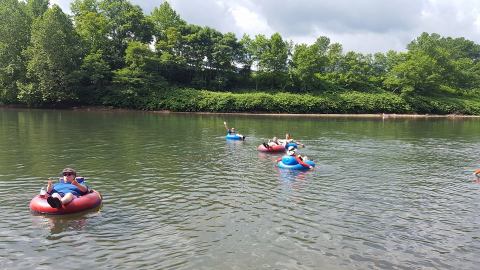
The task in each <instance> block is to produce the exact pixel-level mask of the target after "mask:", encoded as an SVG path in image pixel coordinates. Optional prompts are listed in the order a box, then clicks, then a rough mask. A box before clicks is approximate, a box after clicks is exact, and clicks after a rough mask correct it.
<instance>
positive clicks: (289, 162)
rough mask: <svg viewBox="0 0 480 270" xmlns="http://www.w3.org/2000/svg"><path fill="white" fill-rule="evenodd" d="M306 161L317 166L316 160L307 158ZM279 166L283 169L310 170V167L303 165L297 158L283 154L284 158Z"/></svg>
mask: <svg viewBox="0 0 480 270" xmlns="http://www.w3.org/2000/svg"><path fill="white" fill-rule="evenodd" d="M304 162H305V163H307V164H308V165H310V166H312V167H315V162H313V160H307V161H304ZM277 166H278V167H279V168H282V169H290V170H308V167H303V166H302V165H301V164H300V163H298V162H297V161H296V160H295V158H293V157H291V156H283V157H282V160H281V161H279V162H278V163H277Z"/></svg>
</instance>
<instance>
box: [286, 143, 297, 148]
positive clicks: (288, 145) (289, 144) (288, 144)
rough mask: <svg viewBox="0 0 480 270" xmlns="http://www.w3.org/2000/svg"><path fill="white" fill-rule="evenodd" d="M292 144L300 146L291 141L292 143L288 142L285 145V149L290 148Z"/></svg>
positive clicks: (295, 146)
mask: <svg viewBox="0 0 480 270" xmlns="http://www.w3.org/2000/svg"><path fill="white" fill-rule="evenodd" d="M290 146H293V147H294V148H298V145H297V144H296V143H293V142H291V143H287V144H286V145H285V149H288V147H290Z"/></svg>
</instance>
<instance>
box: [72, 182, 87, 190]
mask: <svg viewBox="0 0 480 270" xmlns="http://www.w3.org/2000/svg"><path fill="white" fill-rule="evenodd" d="M72 185H74V186H76V187H77V188H78V189H79V190H80V191H81V192H83V193H86V192H87V191H88V188H87V187H86V186H84V185H82V184H80V183H78V182H77V179H74V180H73V181H72Z"/></svg>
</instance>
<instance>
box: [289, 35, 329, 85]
mask: <svg viewBox="0 0 480 270" xmlns="http://www.w3.org/2000/svg"><path fill="white" fill-rule="evenodd" d="M329 45H330V39H329V38H327V37H319V38H318V39H317V40H316V41H315V43H314V44H312V45H310V46H308V45H306V44H298V45H296V46H295V49H294V51H293V55H292V62H291V66H290V72H291V74H292V77H293V79H294V80H298V81H299V85H300V88H301V89H303V90H313V89H319V88H323V87H322V84H321V81H319V80H318V79H317V78H316V77H315V74H320V73H323V72H325V69H326V65H327V63H328V58H327V50H328V46H329Z"/></svg>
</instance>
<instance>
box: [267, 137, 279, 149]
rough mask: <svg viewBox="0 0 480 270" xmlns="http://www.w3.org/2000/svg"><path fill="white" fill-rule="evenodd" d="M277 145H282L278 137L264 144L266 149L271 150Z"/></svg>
mask: <svg viewBox="0 0 480 270" xmlns="http://www.w3.org/2000/svg"><path fill="white" fill-rule="evenodd" d="M277 145H281V143H280V142H279V140H278V138H277V137H273V138H272V139H268V142H264V143H263V146H265V148H270V147H273V146H277Z"/></svg>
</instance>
